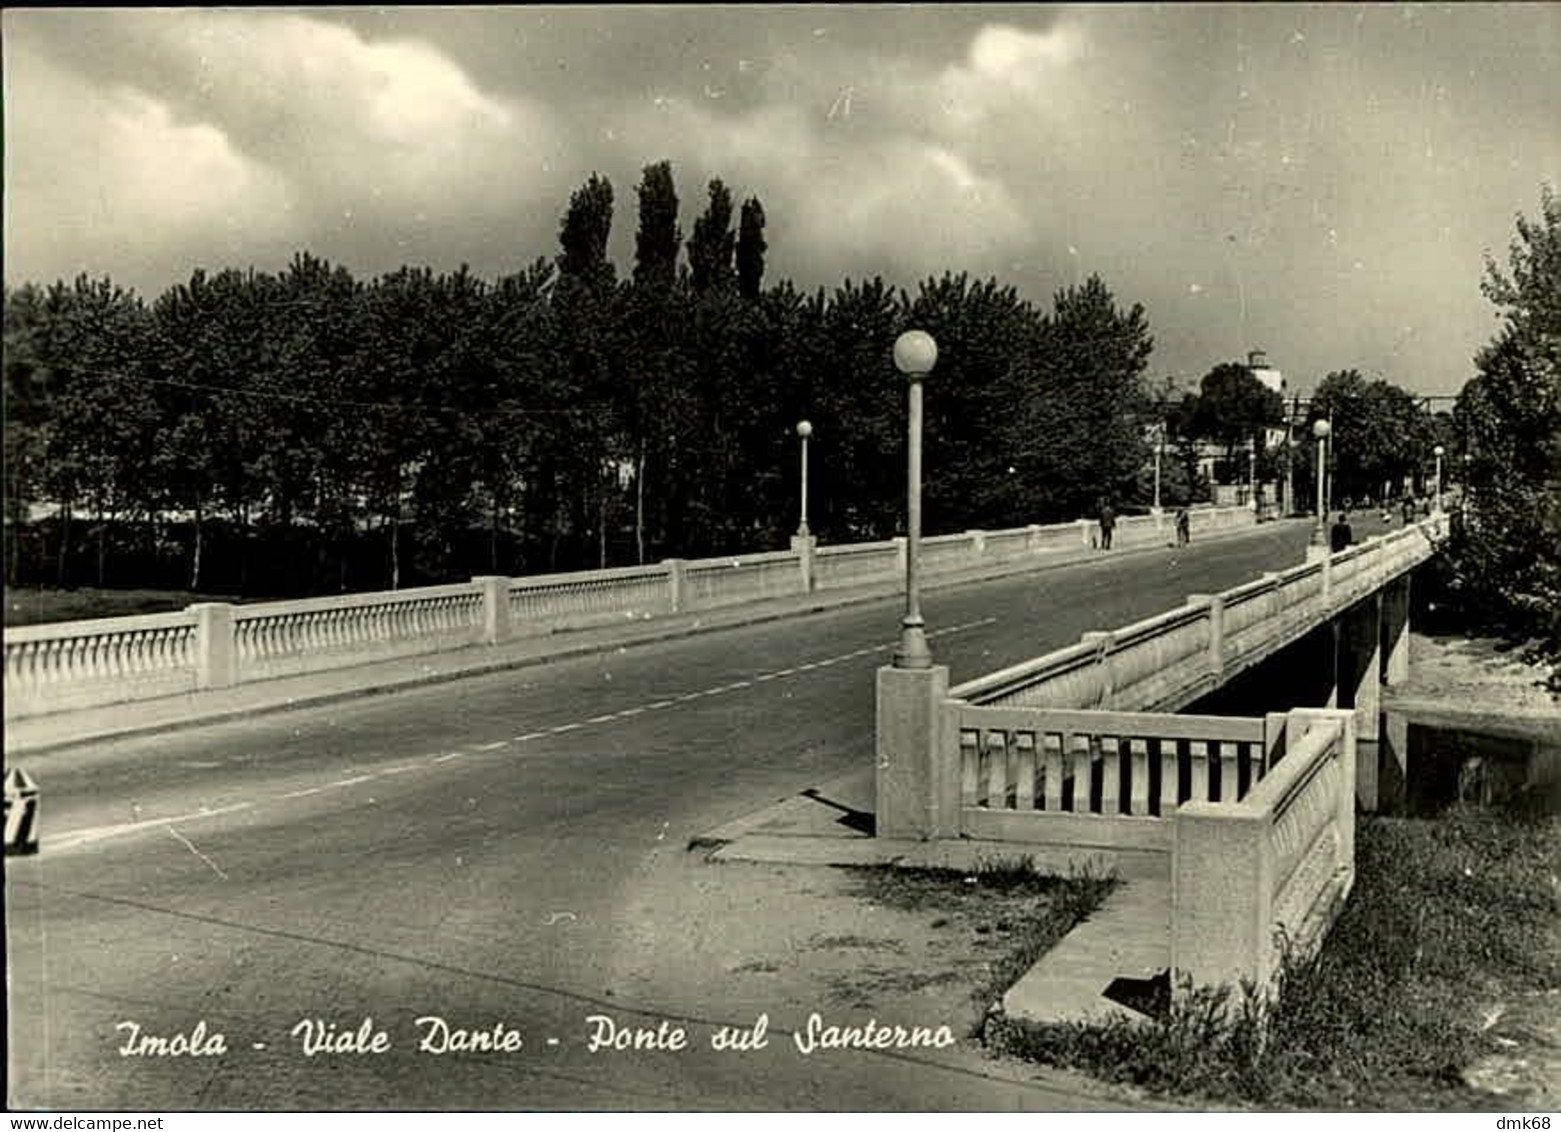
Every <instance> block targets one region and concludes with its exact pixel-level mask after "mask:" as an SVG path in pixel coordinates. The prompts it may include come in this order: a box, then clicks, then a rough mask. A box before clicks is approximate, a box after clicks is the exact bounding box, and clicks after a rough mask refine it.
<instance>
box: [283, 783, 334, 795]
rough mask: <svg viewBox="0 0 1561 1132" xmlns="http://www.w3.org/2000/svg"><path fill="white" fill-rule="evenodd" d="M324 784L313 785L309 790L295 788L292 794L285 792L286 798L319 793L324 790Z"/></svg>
mask: <svg viewBox="0 0 1561 1132" xmlns="http://www.w3.org/2000/svg"><path fill="white" fill-rule="evenodd" d="M324 789H325V787H323V786H311V787H309V789H307V790H294V791H293V792H292V793H291V794H283V795H282V797H284V798H307V797H308V796H309V795H311V794H318V793H320V791H322V790H324Z"/></svg>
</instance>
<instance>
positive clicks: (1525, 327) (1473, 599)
mask: <svg viewBox="0 0 1561 1132" xmlns="http://www.w3.org/2000/svg"><path fill="white" fill-rule="evenodd" d="M1516 227H1517V236H1516V238H1515V239H1514V240H1513V241H1512V244H1511V246H1510V248H1509V250H1508V259H1507V264H1508V265H1507V268H1506V269H1505V270H1503V269H1502V267H1501V266H1500V265H1498V264H1497V263H1495V262H1494V261H1492V260H1490V259H1487V261H1486V272H1485V279H1484V281H1483V284H1482V290H1483V291H1484V293H1485V295H1486V297H1487V298H1489V299H1490V300H1491V302H1492V303H1494V304H1495V306H1496V307H1497V309H1498V311H1499V312H1500V314H1501V316H1502V327H1501V330H1500V331H1499V332H1498V333H1497V335H1496V337H1495V338H1494V339H1493V340H1492V342H1491V343H1490V344H1489V345H1488V346H1486V347H1485V349H1483V350H1482V351H1481V352H1480V353H1479V355H1478V356H1477V357H1476V358H1475V364H1476V366H1477V367H1478V369H1479V375H1478V376H1477V377H1475V378H1474V379H1473V380H1471V381H1470V382H1468V383H1467V384H1466V385H1465V386H1464V388H1463V390H1462V391H1461V392H1460V394H1459V397H1458V402H1457V405H1456V407H1455V410H1454V427H1455V430H1456V434H1457V435H1458V436H1459V438H1460V441H1461V444H1462V446H1463V447H1464V451H1465V452H1466V453H1467V454H1468V455H1469V457H1470V459H1469V460H1468V461H1467V465H1468V467H1467V471H1466V475H1465V479H1466V484H1465V490H1466V491H1467V492H1468V496H1469V507H1468V510H1467V516H1468V518H1467V522H1465V523H1462V524H1460V526H1459V529H1458V531H1457V533H1456V535H1455V537H1454V538H1453V540H1452V543H1451V546H1450V547H1449V553H1448V584H1449V588H1450V589H1451V591H1452V593H1453V595H1454V596H1455V598H1456V599H1457V600H1458V602H1459V604H1460V605H1461V607H1462V608H1463V609H1464V611H1465V612H1466V613H1467V614H1468V615H1469V616H1470V618H1471V620H1472V621H1474V622H1475V623H1476V624H1480V625H1484V626H1488V627H1490V628H1492V629H1494V630H1496V631H1498V632H1501V633H1503V634H1505V635H1508V636H1510V637H1513V638H1516V639H1520V640H1524V639H1526V640H1531V641H1533V642H1535V645H1534V648H1533V649H1532V650H1531V654H1530V655H1532V656H1533V657H1535V658H1536V659H1542V660H1545V661H1547V662H1548V663H1549V664H1550V665H1551V666H1552V668H1551V686H1552V687H1553V688H1556V689H1561V199H1558V198H1557V196H1556V194H1555V191H1554V189H1552V188H1550V187H1549V186H1547V187H1545V188H1544V189H1543V190H1542V191H1541V197H1540V214H1539V217H1538V218H1537V219H1535V220H1530V219H1528V218H1526V217H1524V216H1522V215H1519V216H1518V218H1517V223H1516Z"/></svg>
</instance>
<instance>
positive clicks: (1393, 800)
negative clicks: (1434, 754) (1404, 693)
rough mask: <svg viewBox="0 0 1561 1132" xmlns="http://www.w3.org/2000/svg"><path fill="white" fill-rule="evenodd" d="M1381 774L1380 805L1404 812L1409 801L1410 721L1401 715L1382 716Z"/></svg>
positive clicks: (1378, 795)
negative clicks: (1403, 809)
mask: <svg viewBox="0 0 1561 1132" xmlns="http://www.w3.org/2000/svg"><path fill="white" fill-rule="evenodd" d="M1378 765H1379V766H1380V767H1381V773H1380V774H1379V775H1378V779H1377V805H1378V806H1380V807H1381V808H1383V809H1385V810H1389V811H1401V810H1402V807H1403V806H1404V804H1405V803H1406V802H1407V801H1408V800H1409V720H1407V719H1405V718H1404V717H1403V716H1402V715H1399V714H1398V713H1397V712H1387V713H1385V714H1384V715H1383V717H1382V736H1381V747H1380V752H1379V755H1378Z"/></svg>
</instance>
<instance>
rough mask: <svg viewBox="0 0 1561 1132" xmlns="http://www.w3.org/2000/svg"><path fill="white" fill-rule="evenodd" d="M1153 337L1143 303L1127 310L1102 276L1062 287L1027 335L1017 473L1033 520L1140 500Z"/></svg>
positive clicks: (1014, 419) (1014, 420)
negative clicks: (1138, 483)
mask: <svg viewBox="0 0 1561 1132" xmlns="http://www.w3.org/2000/svg"><path fill="white" fill-rule="evenodd" d="M1153 350H1154V338H1153V336H1152V335H1151V334H1150V333H1149V323H1148V320H1147V319H1146V318H1145V315H1144V308H1143V306H1142V305H1141V304H1138V303H1135V304H1133V306H1132V307H1130V308H1128V309H1126V310H1124V309H1122V308H1121V307H1119V306H1118V305H1117V302H1116V298H1115V296H1113V295H1112V293H1111V289H1110V288H1109V287H1107V286H1106V284H1105V282H1104V281H1103V280H1102V279H1101V278H1100V277H1099V276H1098V275H1091V276H1090V277H1089V279H1087V280H1086V281H1085V282H1084V283H1083V284H1082V285H1079V286H1072V287H1066V288H1064V289H1062V290H1061V291H1058V292H1057V294H1056V295H1055V296H1054V297H1053V300H1052V310H1051V313H1050V314H1049V315H1047V316H1046V317H1045V318H1044V319H1040V320H1039V321H1038V322H1037V323H1036V324H1035V326H1034V328H1033V329H1032V330H1031V331H1030V333H1029V334H1028V335H1027V339H1026V341H1025V344H1024V346H1023V347H1022V350H1021V352H1020V353H1019V354H1018V355H1017V357H1016V364H1017V369H1016V371H1015V373H1014V375H1013V377H1014V380H1015V381H1016V382H1017V383H1018V387H1019V389H1020V391H1021V396H1020V398H1019V400H1018V404H1017V406H1016V410H1015V411H1014V412H1013V413H1012V414H1011V415H1010V416H1009V417H1008V419H1007V420H1006V422H1005V425H1004V427H1005V431H1010V432H1011V431H1013V430H1017V432H1018V436H1017V439H1016V440H1015V441H1014V443H1013V444H1012V445H1011V447H1012V448H1014V449H1017V450H1018V452H1019V455H1020V463H1018V464H1017V465H1016V475H1017V477H1018V480H1019V481H1020V484H1021V486H1023V487H1024V489H1025V495H1026V498H1027V500H1028V501H1029V507H1028V508H1026V510H1027V511H1028V513H1029V514H1031V515H1032V516H1033V517H1034V518H1035V520H1037V521H1047V520H1053V519H1062V518H1069V517H1073V516H1078V515H1085V514H1091V513H1093V512H1094V510H1095V508H1096V506H1097V505H1098V503H1099V501H1100V499H1101V497H1102V496H1109V497H1110V498H1111V499H1112V500H1114V501H1115V502H1116V503H1117V504H1119V505H1120V504H1121V503H1122V502H1124V501H1125V500H1127V499H1129V498H1131V497H1132V496H1133V495H1135V494H1136V480H1137V475H1138V470H1139V468H1140V467H1142V465H1143V463H1144V460H1145V459H1147V458H1149V456H1150V454H1151V450H1150V448H1149V446H1148V442H1147V441H1146V439H1145V437H1144V431H1143V427H1142V425H1143V421H1144V418H1145V416H1146V415H1147V414H1146V409H1147V405H1148V400H1147V395H1146V392H1145V388H1144V383H1143V375H1144V371H1145V369H1146V367H1147V366H1148V364H1149V357H1150V355H1151V353H1152V352H1153Z"/></svg>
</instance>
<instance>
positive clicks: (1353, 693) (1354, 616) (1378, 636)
mask: <svg viewBox="0 0 1561 1132" xmlns="http://www.w3.org/2000/svg"><path fill="white" fill-rule="evenodd" d="M1381 616H1382V599H1381V595H1380V594H1373V595H1372V596H1371V597H1368V598H1366V599H1365V600H1364V601H1360V602H1357V603H1356V604H1355V605H1353V606H1351V607H1350V608H1349V609H1346V610H1345V611H1344V612H1343V613H1342V614H1340V616H1339V619H1338V625H1339V636H1338V642H1339V649H1338V657H1339V659H1338V669H1339V704H1338V706H1339V707H1341V708H1353V709H1354V712H1355V741H1356V763H1355V770H1356V779H1355V787H1356V789H1355V794H1356V798H1357V800H1358V801H1359V802H1360V806H1361V809H1363V810H1364V811H1366V812H1367V813H1374V812H1376V809H1377V804H1378V797H1379V773H1378V772H1379V769H1380V768H1379V765H1378V756H1379V754H1380V745H1379V743H1378V734H1379V730H1380V724H1381V719H1382V628H1381Z"/></svg>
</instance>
